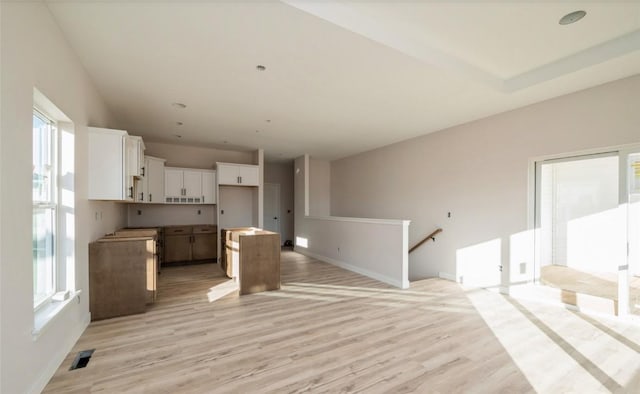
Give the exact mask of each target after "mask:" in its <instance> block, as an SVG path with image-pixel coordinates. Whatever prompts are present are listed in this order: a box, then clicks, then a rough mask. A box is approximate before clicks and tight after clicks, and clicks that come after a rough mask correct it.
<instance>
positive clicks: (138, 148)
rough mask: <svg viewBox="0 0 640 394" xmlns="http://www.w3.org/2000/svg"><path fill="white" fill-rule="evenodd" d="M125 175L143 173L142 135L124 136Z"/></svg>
mask: <svg viewBox="0 0 640 394" xmlns="http://www.w3.org/2000/svg"><path fill="white" fill-rule="evenodd" d="M125 151H126V159H125V160H126V162H127V175H129V176H132V177H141V176H143V175H144V142H143V141H142V137H138V136H135V135H128V136H126V137H125Z"/></svg>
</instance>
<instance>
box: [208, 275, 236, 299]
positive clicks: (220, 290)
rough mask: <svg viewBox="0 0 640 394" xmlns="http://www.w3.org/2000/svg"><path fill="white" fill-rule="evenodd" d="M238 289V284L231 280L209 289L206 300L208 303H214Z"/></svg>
mask: <svg viewBox="0 0 640 394" xmlns="http://www.w3.org/2000/svg"><path fill="white" fill-rule="evenodd" d="M238 289H239V287H238V283H237V282H236V281H234V280H233V279H229V280H228V281H226V282H222V283H220V284H217V285H215V286H213V287H212V288H210V289H209V292H208V293H207V298H208V299H209V302H214V301H216V300H219V299H220V298H222V297H224V296H226V295H227V294H230V293H233V292H234V291H238Z"/></svg>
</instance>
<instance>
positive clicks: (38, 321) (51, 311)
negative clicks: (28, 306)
mask: <svg viewBox="0 0 640 394" xmlns="http://www.w3.org/2000/svg"><path fill="white" fill-rule="evenodd" d="M81 292H82V290H77V291H75V292H72V293H71V294H70V295H69V298H68V299H66V300H64V301H50V302H49V303H48V304H47V305H44V306H42V307H41V308H39V309H38V310H37V311H35V312H34V317H33V331H31V335H32V336H33V340H34V341H35V340H37V339H38V338H39V337H40V335H41V334H42V333H43V332H44V331H46V328H47V327H49V326H50V325H51V323H52V322H53V321H55V320H56V319H57V317H58V316H60V312H62V311H63V310H64V309H65V308H66V307H67V306H68V305H69V304H70V303H71V302H72V301H74V300H76V298H77V297H78V295H79V294H80V293H81Z"/></svg>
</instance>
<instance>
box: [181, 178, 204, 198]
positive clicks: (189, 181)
mask: <svg viewBox="0 0 640 394" xmlns="http://www.w3.org/2000/svg"><path fill="white" fill-rule="evenodd" d="M182 182H183V188H184V195H185V197H187V198H194V199H197V200H198V201H194V202H200V201H201V200H202V172H201V171H197V170H193V171H192V170H184V171H183V178H182Z"/></svg>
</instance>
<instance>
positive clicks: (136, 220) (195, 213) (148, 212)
mask: <svg viewBox="0 0 640 394" xmlns="http://www.w3.org/2000/svg"><path fill="white" fill-rule="evenodd" d="M127 208H128V221H127V223H128V224H127V225H128V226H129V227H161V226H174V225H189V224H216V207H215V205H179V204H127Z"/></svg>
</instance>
